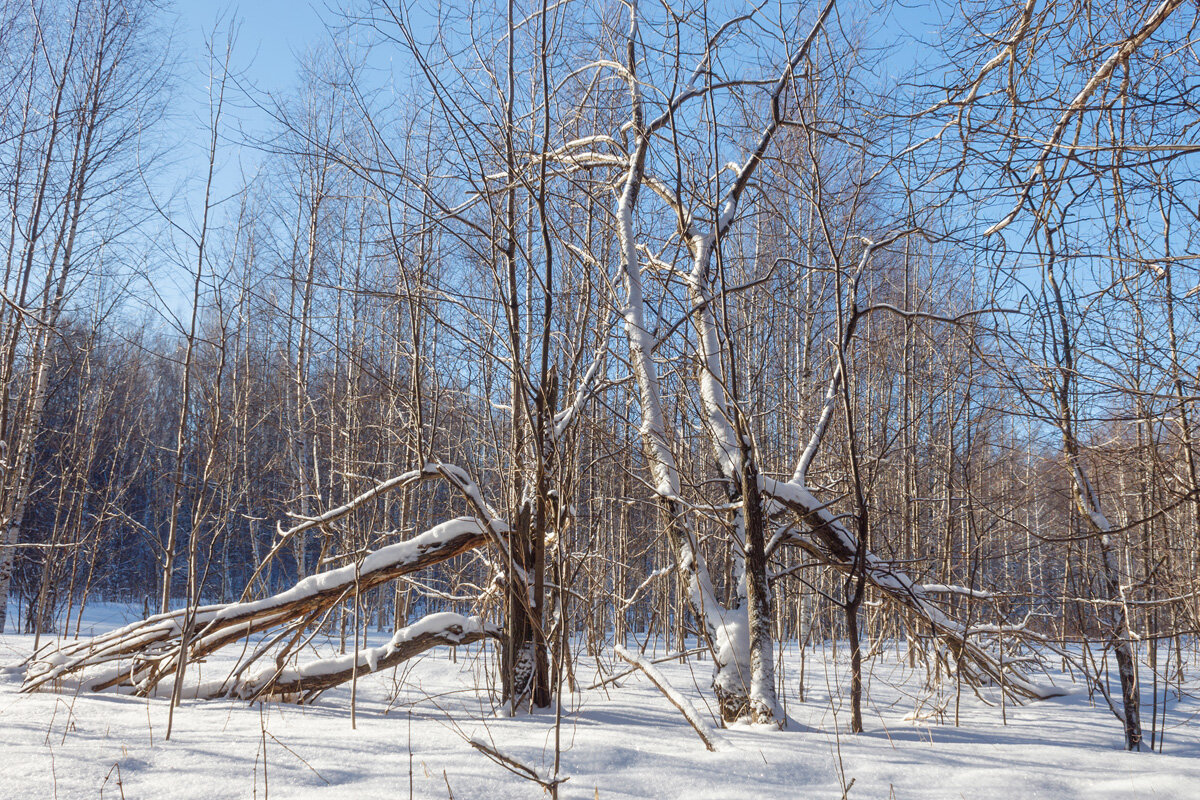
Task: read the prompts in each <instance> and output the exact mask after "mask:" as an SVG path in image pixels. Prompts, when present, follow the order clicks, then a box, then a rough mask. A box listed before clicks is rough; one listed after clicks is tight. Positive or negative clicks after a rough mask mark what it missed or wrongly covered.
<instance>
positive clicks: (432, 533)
mask: <svg viewBox="0 0 1200 800" xmlns="http://www.w3.org/2000/svg"><path fill="white" fill-rule="evenodd" d="M497 533H498V531H496V523H495V521H492V522H489V523H484V522H483V521H481V520H479V519H478V518H476V517H459V518H457V519H453V520H450V521H448V522H444V523H442V524H441V525H438V526H436V527H433V528H430V529H429V530H428V531H425V532H424V533H422V534H421V535H420V536H416V537H414V538H412V539H409V540H407V541H404V542H397V543H396V544H392V545H388V546H386V547H382V548H380V549H379V550H376V551H374V552H372V553H370V554H368V555H367V556H366V557H365V558H363V559H362V561H361V562H359V563H357V564H351V565H349V566H345V567H341V568H338V569H334V570H330V571H328V572H322V573H318V574H316V575H313V576H310V577H308V578H305V579H303V580H301V581H299V582H298V583H296V585H295V586H293V587H291V588H290V589H287V590H286V591H283V592H279V593H278V594H274V595H271V596H270V597H266V598H263V599H261V600H251V601H246V602H240V603H228V604H224V605H210V606H202V607H200V608H196V609H194V610H192V617H191V620H192V622H191V624H192V631H193V633H192V635H191V636H190V637H188V654H187V658H188V661H189V662H194V661H196V660H199V659H201V658H203V657H204V656H206V655H208V654H210V653H212V652H214V651H216V650H218V649H220V648H222V647H224V646H226V645H228V644H230V643H232V642H235V641H239V640H242V639H246V638H248V637H251V636H254V635H256V634H259V633H263V632H265V631H269V630H271V629H273V628H278V627H284V628H285V630H284V632H283V633H282V634H280V635H279V636H277V637H275V638H274V639H272V640H270V641H269V642H268V643H267V644H268V645H280V644H281V645H282V646H283V652H284V654H286V653H287V652H290V651H291V650H293V649H294V648H295V647H296V646H297V645H298V644H299V643H300V638H301V636H302V635H303V633H304V631H305V630H306V629H308V628H310V627H312V626H314V625H316V624H318V623H319V621H320V620H321V619H322V618H323V617H324V616H325V615H326V614H327V613H328V612H329V611H331V610H332V609H333V608H334V607H336V606H337V604H338V603H340V602H342V601H343V600H344V599H345V598H346V597H348V596H350V594H351V593H352V592H360V593H361V592H366V591H369V590H370V589H372V588H374V587H376V586H380V585H383V584H385V583H388V582H390V581H393V580H395V579H396V578H399V577H400V576H402V575H407V574H409V573H413V572H417V571H419V570H422V569H424V568H426V567H429V566H431V565H433V564H437V563H440V562H443V561H446V560H448V559H450V558H453V557H454V556H457V555H459V554H461V553H465V552H467V551H469V550H472V549H475V548H478V547H480V546H482V545H484V544H485V543H487V542H488V541H489V538H490V537H492V536H495V535H496V534H497ZM187 620H188V612H187V610H186V609H181V610H178V611H171V612H168V613H166V614H156V615H154V616H151V617H148V618H147V619H144V620H141V621H139V622H135V623H132V624H130V625H126V626H124V627H122V628H118V629H116V630H113V631H109V632H107V633H103V634H100V635H98V636H94V637H92V638H90V639H84V640H80V641H77V642H67V643H55V644H52V645H50V646H48V647H46V648H44V649H42V650H40V651H38V652H37V653H35V654H34V655H33V656H31V657H30V659H29V661H28V662H27V665H26V670H25V680H24V683H23V685H22V687H21V691H23V692H30V691H34V690H36V689H39V688H41V687H43V686H46V685H47V684H49V683H51V682H54V681H59V680H61V679H63V678H66V677H68V676H80V677H82V679H83V680H82V682H81V685H82V688H84V689H86V690H91V691H100V690H103V689H107V688H111V687H119V688H121V689H124V690H127V691H131V692H132V693H134V694H137V695H139V696H147V695H150V694H153V693H154V691H155V689H156V687H157V686H158V684H159V683H160V682H161V681H162V680H163V679H165V678H167V677H168V676H170V675H173V674H174V669H175V665H176V664H177V663H178V659H179V655H180V642H181V640H182V638H183V628H184V625H185V624H186V623H187ZM289 638H290V641H288V640H289ZM430 646H432V644H431V645H430ZM269 650H270V647H267V646H264V647H260V648H258V649H257V650H255V652H254V653H252V654H251V655H250V656H249V657H248V658H244V659H242V660H241V661H239V665H238V667H237V668H236V669H235V672H245V671H246V669H247V667H248V666H249V665H250V664H251V663H253V662H254V661H256V660H258V659H259V658H261V657H263V656H265V655H266V654H267V653H268V651H269ZM275 657H276V658H279V655H278V654H276V656H275Z"/></svg>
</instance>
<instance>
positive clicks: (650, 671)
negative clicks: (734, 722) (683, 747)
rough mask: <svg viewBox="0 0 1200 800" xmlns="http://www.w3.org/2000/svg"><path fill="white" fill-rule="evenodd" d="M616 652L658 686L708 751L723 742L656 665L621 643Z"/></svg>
mask: <svg viewBox="0 0 1200 800" xmlns="http://www.w3.org/2000/svg"><path fill="white" fill-rule="evenodd" d="M616 653H617V655H618V656H620V657H621V658H623V659H625V660H626V661H628V662H629V663H630V664H632V665H633V666H635V667H637V668H638V669H639V670H641V671H642V672H644V673H645V674H646V677H647V678H649V679H650V682H651V683H653V684H654V685H655V686H656V687H658V690H659V691H660V692H662V693H663V696H664V697H666V698H667V700H669V701H670V702H671V705H673V706H675V707H676V708H677V709H679V713H681V714H683V717H684V719H686V720H687V721H688V723H689V724H690V725H691V726H692V729H693V730H695V731H696V735H698V736H699V737H700V741H702V742H704V746H705V747H707V748H708V750H709V752H713V751H715V750H716V749H717V744H718V743H720V744H724V741H723V740H722V738H721V736H720V735H719V734H718V733H717V731H716V729H715V728H713V726H712V725H710V724H709V722H708V720H706V719H705V718H704V717H703V716H701V715H700V712H699V711H698V710H697V709H696V706H694V705H692V702H691V701H690V700H688V699H687V698H686V697H684V696H683V695H681V694H680V693H679V692H678V691H676V689H675V687H674V686H672V685H671V684H670V683H668V682H667V679H666V676H664V675H663V674H662V672H660V671H659V669H658V667H656V666H654V665H653V664H651V663H650V662H649V661H647V660H646V659H644V658H642V657H641V656H639V655H636V654H634V653H631V652H629V651H628V650H626V649H625V648H624V647H621V645H617V646H616Z"/></svg>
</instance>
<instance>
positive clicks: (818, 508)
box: [759, 476, 1065, 701]
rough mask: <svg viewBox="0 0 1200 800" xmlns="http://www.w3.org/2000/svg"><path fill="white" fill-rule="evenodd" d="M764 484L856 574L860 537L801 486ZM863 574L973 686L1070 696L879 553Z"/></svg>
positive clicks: (832, 557)
mask: <svg viewBox="0 0 1200 800" xmlns="http://www.w3.org/2000/svg"><path fill="white" fill-rule="evenodd" d="M759 485H760V488H761V489H762V493H763V495H764V497H767V498H769V499H770V500H772V501H774V502H775V503H777V504H778V505H779V506H780V507H782V508H784V509H787V510H788V511H790V512H792V513H793V514H794V515H795V516H796V517H798V518H799V519H800V521H801V522H802V523H803V524H804V526H805V527H806V528H807V529H808V531H809V536H810V537H811V540H812V543H813V544H814V545H815V547H813V546H805V549H806V550H807V551H808V552H810V553H812V554H814V555H816V556H818V557H820V558H821V559H822V560H823V561H825V562H826V563H828V564H830V565H831V566H833V567H835V568H837V569H840V570H843V571H848V570H851V569H854V566H855V554H856V552H857V545H858V540H857V537H855V535H854V533H852V532H851V531H850V530H849V529H848V528H846V526H845V525H843V524H842V522H841V520H840V519H839V518H838V517H837V516H836V515H835V514H834V513H833V512H832V511H830V510H829V509H828V507H827V506H826V505H825V504H823V503H821V502H820V501H818V500H817V498H816V497H814V496H813V494H812V492H810V491H809V490H808V489H806V488H805V487H803V486H800V485H799V484H796V483H792V482H785V481H778V480H774V479H772V478H768V477H766V476H759ZM802 546H804V545H803V544H802ZM864 572H865V575H866V579H867V582H868V583H870V584H871V585H872V586H873V587H875V589H876V590H878V591H879V592H880V593H881V594H882V595H883V596H884V597H885V598H886V599H888V600H890V601H892V602H894V603H897V604H899V605H900V606H902V607H903V608H904V609H906V610H907V611H909V612H910V613H912V614H914V615H915V616H917V617H918V618H920V619H923V620H925V621H926V622H928V623H929V625H930V626H931V627H932V628H933V630H934V632H935V633H936V634H937V636H938V638H939V639H941V640H942V641H944V642H945V643H946V644H947V645H948V646H949V647H950V649H951V650H952V651H953V652H954V654H955V655H956V656H957V657H958V662H959V664H960V668H961V669H963V671H964V677H966V678H967V679H968V680H969V681H970V682H972V683H974V684H976V685H982V684H986V683H992V684H995V685H997V686H999V687H1000V688H1001V690H1003V691H1004V692H1006V693H1007V694H1008V695H1009V696H1010V697H1012V698H1013V699H1015V700H1017V701H1021V700H1045V699H1047V698H1050V697H1059V696H1061V695H1063V694H1064V693H1065V691H1064V690H1063V689H1059V688H1058V687H1055V686H1042V685H1039V684H1037V683H1034V682H1033V681H1031V680H1030V679H1029V678H1028V677H1026V676H1025V675H1024V674H1023V673H1022V672H1020V671H1019V670H1018V669H1017V668H1016V666H1015V665H1014V664H1013V663H1012V661H1011V660H1007V661H1006V659H1004V658H1003V657H1002V656H1001V655H1000V654H999V653H995V652H992V651H991V650H989V649H987V648H986V647H984V646H983V645H981V644H980V643H979V642H978V641H974V640H973V632H972V631H971V630H970V629H968V628H967V627H966V626H964V625H963V624H962V623H960V622H958V621H956V620H954V619H951V618H950V617H949V616H947V615H946V613H945V612H943V611H942V609H941V608H940V607H939V606H938V604H937V603H936V602H934V601H933V600H931V599H930V598H929V596H928V595H927V594H926V592H925V589H924V587H923V586H921V584H919V583H917V582H915V581H913V580H912V578H910V577H909V576H908V575H907V574H905V573H904V572H903V571H901V570H898V569H896V568H894V567H893V566H892V565H891V564H889V563H888V562H886V561H884V560H883V559H881V558H879V557H878V556H876V555H875V554H874V553H870V552H868V553H867V556H866V561H865V564H864Z"/></svg>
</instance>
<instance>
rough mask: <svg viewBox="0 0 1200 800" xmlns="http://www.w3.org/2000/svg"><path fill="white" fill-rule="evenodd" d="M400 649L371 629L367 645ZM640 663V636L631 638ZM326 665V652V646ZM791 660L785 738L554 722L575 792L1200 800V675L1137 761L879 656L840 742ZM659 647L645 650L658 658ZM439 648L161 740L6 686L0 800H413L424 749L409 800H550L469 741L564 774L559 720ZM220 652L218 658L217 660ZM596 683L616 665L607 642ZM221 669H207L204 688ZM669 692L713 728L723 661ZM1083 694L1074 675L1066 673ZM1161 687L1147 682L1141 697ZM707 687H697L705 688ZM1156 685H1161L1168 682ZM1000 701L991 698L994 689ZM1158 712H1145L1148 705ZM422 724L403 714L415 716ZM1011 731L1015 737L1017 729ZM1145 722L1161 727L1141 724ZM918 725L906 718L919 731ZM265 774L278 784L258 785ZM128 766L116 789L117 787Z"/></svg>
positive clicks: (812, 677) (626, 714) (180, 726)
mask: <svg viewBox="0 0 1200 800" xmlns="http://www.w3.org/2000/svg"><path fill="white" fill-rule="evenodd" d="M122 613H123V612H122V611H121V610H120V609H119V607H92V608H91V609H90V610H89V612H88V615H87V617H86V619H85V625H84V627H85V630H86V629H87V628H88V627H95V629H96V630H101V629H103V628H105V627H115V626H116V625H118V624H119V623H120V622H121V621H123V620H121V619H120V618H119V617H120V615H121V614H122ZM390 638H391V637H390V636H389V635H388V634H386V633H383V634H372V636H371V637H370V641H369V642H368V645H369V646H373V647H377V646H382V645H383V644H385V643H386V642H387V641H388V640H389V639H390ZM628 644H629V647H630V649H631V650H633V649H634V648H635V646H636V643H635V642H634V641H632V640H630V641H629V642H628ZM322 646H323V647H324V648H325V650H324V652H325V653H327V654H330V655H332V654H333V653H334V652H335V651H334V649H333V648H332V646H331V645H330V644H325V645H322ZM781 647H783V649H784V653H783V655H784V661H785V668H786V674H785V681H784V685H785V689H786V691H784V692H783V693H782V696H781V700H782V701H783V702H785V703H786V705H787V712H788V714H789V715H790V722H789V725H788V727H787V729H785V730H783V731H772V730H770V729H768V728H763V727H761V726H757V727H755V726H735V727H733V728H732V729H729V730H726V731H722V732H721V736H722V739H723V740H724V741H725V746H724V747H722V748H721V749H719V750H718V751H717V752H715V753H710V752H708V751H707V750H706V749H705V748H704V745H703V744H702V743H701V741H700V740H699V738H698V737H697V736H696V733H695V731H693V730H692V729H691V727H690V726H689V725H688V724H687V722H686V721H685V720H684V719H683V717H682V716H681V715H680V713H679V711H678V710H677V709H675V708H674V707H673V706H672V705H671V704H670V703H669V702H668V701H667V699H666V698H665V697H663V695H662V694H661V693H660V692H659V690H658V689H656V688H655V687H654V686H652V685H651V684H650V682H649V680H647V679H646V677H645V676H644V675H642V674H640V673H633V674H630V675H628V676H626V677H624V678H621V679H620V680H619V681H617V682H616V684H613V683H609V684H607V685H606V686H603V687H598V688H596V689H592V690H586V691H583V692H582V693H580V694H577V695H570V694H568V695H567V697H566V702H565V712H564V715H563V728H562V747H563V755H562V770H561V776H562V777H567V778H569V780H568V781H567V782H566V783H565V784H563V785H562V786H561V787H560V794H561V796H562V797H563V798H581V799H583V798H586V800H592V798H594V797H596V796H597V793H598V796H599V797H600V798H603V800H610V799H611V798H629V799H632V798H639V799H641V798H688V800H716V799H717V798H722V799H730V800H731V799H733V798H747V797H753V796H762V797H798V796H799V797H819V798H839V797H841V796H842V793H843V785H844V784H848V783H849V782H850V781H851V780H853V781H854V785H853V786H852V787H851V789H850V791H849V795H848V797H849V798H851V800H853V798H887V797H892V796H894V797H897V798H919V799H920V800H942V799H943V798H944V799H945V800H950V798H955V799H956V800H961V798H968V800H986V799H987V798H1011V797H1046V798H1055V799H1056V800H1073V799H1074V798H1079V800H1084V799H1085V798H1086V800H1104V799H1105V798H1121V800H1130V799H1131V798H1166V799H1167V800H1194V798H1195V797H1197V796H1198V795H1200V724H1197V723H1198V721H1200V702H1198V701H1197V699H1196V695H1197V691H1198V690H1200V681H1198V680H1197V677H1198V676H1196V675H1192V676H1191V677H1190V678H1189V679H1188V680H1186V681H1185V682H1184V696H1183V698H1182V699H1181V700H1177V699H1176V698H1175V697H1174V694H1173V693H1172V695H1171V698H1170V704H1169V707H1168V711H1167V717H1166V742H1165V747H1164V752H1163V754H1162V755H1159V754H1150V753H1127V752H1124V751H1123V750H1122V749H1121V746H1122V732H1121V728H1120V725H1119V724H1117V722H1116V721H1115V720H1114V719H1113V717H1112V714H1111V712H1109V710H1108V709H1107V708H1106V707H1105V706H1104V703H1103V700H1101V699H1100V698H1099V697H1097V698H1096V699H1095V702H1094V703H1093V702H1091V701H1089V698H1088V695H1087V693H1086V692H1077V693H1075V694H1072V695H1071V696H1069V697H1064V698H1060V699H1056V700H1053V701H1047V702H1041V703H1034V704H1031V705H1026V706H1020V707H1012V706H1009V707H1007V708H1006V709H1003V711H1002V709H1001V708H1000V707H999V706H998V705H996V706H988V705H985V704H984V703H982V702H981V701H980V700H979V699H977V698H976V697H975V696H974V695H973V694H972V693H971V692H969V691H967V690H965V689H964V691H963V693H962V695H961V697H959V698H958V701H959V702H960V703H961V708H960V709H959V713H960V725H959V726H958V727H955V725H954V717H955V701H956V697H955V693H954V687H953V685H952V684H951V685H948V686H946V687H944V689H943V691H942V692H941V693H939V694H931V693H930V692H929V691H927V690H925V689H924V688H923V682H924V677H925V676H924V673H923V672H921V671H920V670H919V669H918V670H917V671H915V672H914V671H910V670H909V669H908V667H907V660H906V659H905V658H904V657H903V655H904V654H903V652H902V647H903V646H902V645H900V646H899V648H898V647H897V646H896V645H893V644H888V645H886V646H885V647H884V651H883V655H882V656H881V657H879V658H876V659H872V660H870V661H868V663H867V665H866V667H867V670H868V673H867V680H868V687H867V691H868V699H869V703H868V704H867V706H866V707H865V708H864V724H865V726H866V732H865V733H863V734H860V735H857V736H855V735H851V734H849V733H847V732H846V729H847V727H848V724H849V708H848V706H847V705H846V704H845V700H844V697H843V694H844V691H845V687H846V686H847V685H848V671H847V667H846V664H845V661H844V658H845V656H846V653H847V650H846V647H845V645H844V643H842V645H841V646H839V647H838V655H839V659H838V660H836V661H835V660H834V659H833V657H832V653H831V651H830V648H829V647H828V645H824V646H822V647H820V648H818V649H815V650H813V649H810V650H808V651H807V653H806V658H807V669H806V681H807V692H806V697H805V702H800V699H799V697H798V687H799V654H798V651H797V650H796V646H795V644H794V643H792V644H784V645H781ZM31 648H32V637H30V636H24V635H15V634H13V635H7V636H3V637H0V663H12V662H15V661H18V660H20V659H21V658H22V657H24V656H25V655H28V653H29V651H30V649H31ZM577 652H578V653H580V654H581V655H580V659H579V664H578V669H577V672H578V678H579V682H580V685H582V686H587V685H590V684H591V683H592V678H593V672H594V668H595V664H596V661H595V659H594V658H593V657H591V656H589V655H585V653H586V648H585V647H584V645H583V643H582V642H581V643H579V647H578V651H577ZM662 652H665V650H659V651H657V653H656V651H655V649H654V647H653V646H651V647H650V648H649V649H648V650H647V652H646V654H645V655H646V656H647V657H648V658H653V657H655V656H656V655H657V654H658V653H662ZM453 655H454V654H453V653H452V652H451V650H450V649H449V648H439V649H437V650H433V651H430V652H429V653H428V654H426V656H424V657H422V658H421V659H419V660H417V661H414V662H410V663H408V664H406V665H404V666H402V667H400V668H399V669H397V670H386V671H384V672H382V673H377V674H373V675H367V676H364V677H363V678H362V679H361V680H360V681H359V684H358V705H357V710H356V715H355V723H356V727H355V728H352V727H351V713H350V689H349V687H348V686H345V687H340V688H338V689H334V690H331V691H329V692H327V693H326V694H325V695H323V696H322V697H321V698H320V700H319V701H318V702H317V703H316V704H314V705H312V706H304V707H302V706H294V705H288V704H284V703H267V704H263V705H261V706H260V705H248V704H246V703H244V702H240V701H233V700H215V701H201V702H195V701H185V702H184V703H183V705H182V706H181V707H180V708H179V709H177V710H176V713H175V719H174V729H173V732H172V736H171V740H170V741H164V740H163V738H162V737H163V733H164V732H165V730H166V720H167V713H168V705H167V701H166V700H162V699H150V700H146V699H139V698H133V697H129V696H124V695H118V694H113V693H103V694H88V693H79V694H74V693H70V694H55V693H51V692H42V693H34V694H19V693H18V691H17V690H18V688H19V685H20V684H19V680H18V677H17V676H12V675H0V727H2V728H3V730H4V737H3V739H0V742H2V743H0V755H2V757H0V797H4V798H51V797H57V798H59V799H60V800H70V799H71V798H96V797H99V796H100V792H101V790H103V792H104V794H103V797H105V798H119V797H121V795H122V792H123V793H124V796H125V797H127V798H138V797H161V798H171V799H172V800H175V799H176V798H178V799H179V800H191V799H193V798H194V799H196V800H199V799H200V798H204V799H205V800H209V799H210V798H252V797H271V798H299V799H304V798H319V799H321V800H326V799H328V800H332V799H333V798H340V797H361V798H375V797H407V796H408V794H407V789H408V782H409V776H410V773H409V758H410V753H411V759H412V773H411V780H412V786H413V793H412V796H413V797H418V798H445V797H448V796H449V795H448V792H447V788H446V784H447V782H448V783H449V785H450V788H451V790H452V791H453V796H454V797H456V798H496V799H497V800H504V799H505V798H537V797H541V796H543V795H542V791H541V789H539V788H538V787H537V786H535V785H534V784H532V783H530V782H528V781H526V780H522V779H521V778H519V777H517V776H515V775H513V774H511V773H510V772H508V771H506V770H504V769H502V768H501V767H499V766H497V765H496V764H494V763H493V762H492V761H490V760H489V759H488V758H487V757H485V756H484V755H483V754H481V753H479V752H477V751H476V750H475V749H474V748H472V747H471V746H470V744H469V743H468V740H469V739H471V738H474V739H476V740H478V741H480V742H485V743H488V745H489V746H490V747H493V748H495V749H497V750H498V751H499V752H501V753H503V754H504V755H506V756H508V757H511V758H514V759H516V760H518V761H520V762H521V763H523V764H526V765H528V766H529V767H531V768H532V769H534V770H536V772H537V773H538V774H539V775H541V776H544V777H545V776H551V775H553V771H554V770H553V763H554V749H553V741H554V737H553V725H554V716H553V714H552V713H543V714H538V715H534V716H529V715H525V716H520V717H516V718H508V717H505V716H504V715H503V713H502V711H501V709H500V707H499V704H498V702H496V704H495V705H493V698H492V696H491V695H490V694H489V687H492V686H493V685H494V676H495V671H494V670H495V662H496V654H495V651H494V650H493V648H492V646H491V645H482V644H480V645H472V646H469V647H467V646H463V647H459V648H457V661H454V660H451V659H452V657H453ZM220 658H222V656H218V657H216V658H214V659H211V660H210V661H218V662H219V661H220ZM600 658H601V661H602V663H603V664H604V666H605V674H606V675H607V674H609V673H611V672H612V671H613V670H614V669H624V663H623V662H620V661H618V660H617V659H616V657H615V656H614V654H613V653H612V651H611V648H610V649H609V650H608V651H606V652H604V653H601V655H600ZM227 667H228V661H224V662H220V663H215V664H214V663H205V664H203V665H201V668H202V669H203V670H205V671H206V672H211V674H216V673H217V672H218V671H220V670H222V669H227ZM656 669H657V670H659V671H661V672H662V674H663V675H664V676H665V679H666V680H667V681H669V683H670V684H671V685H672V686H673V687H674V688H675V689H676V690H677V691H678V692H679V693H680V694H681V695H683V696H684V697H685V698H687V700H688V701H689V702H690V703H691V704H692V705H694V706H695V707H696V708H697V709H698V711H699V713H700V714H701V715H704V716H706V717H708V719H709V720H715V711H716V709H715V706H714V705H713V701H712V697H711V694H710V693H709V692H708V691H707V688H706V684H707V683H708V675H709V674H710V672H711V662H709V661H707V660H704V661H698V660H696V659H693V660H691V661H690V662H687V663H679V662H671V663H663V664H658V665H657V666H656ZM1056 681H1057V682H1065V683H1068V684H1070V683H1071V679H1070V677H1069V676H1056ZM1150 685H1151V683H1150V676H1149V675H1148V674H1147V675H1145V676H1144V680H1143V686H1144V687H1149V686H1150ZM702 689H703V691H702ZM1160 691H1161V684H1160ZM985 697H986V698H987V699H989V700H990V701H993V702H994V701H995V700H996V699H997V697H996V695H995V694H994V693H991V694H985ZM1146 710H1147V712H1148V711H1149V706H1148V705H1147V707H1146ZM410 715H411V716H410ZM1005 716H1006V717H1007V724H1006V723H1005ZM1146 716H1147V717H1148V716H1149V714H1148V713H1147V715H1146ZM906 717H909V718H910V719H911V720H912V721H906V719H905V718H906ZM264 767H265V777H264ZM118 770H119V780H120V781H121V786H120V788H118V786H117V781H118Z"/></svg>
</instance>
